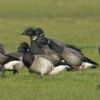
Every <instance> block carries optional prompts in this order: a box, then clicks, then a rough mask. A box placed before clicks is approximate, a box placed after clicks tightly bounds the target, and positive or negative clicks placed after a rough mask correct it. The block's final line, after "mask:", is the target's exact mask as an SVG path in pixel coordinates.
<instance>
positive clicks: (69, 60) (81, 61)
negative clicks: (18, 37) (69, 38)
mask: <svg viewBox="0 0 100 100" xmlns="http://www.w3.org/2000/svg"><path fill="white" fill-rule="evenodd" d="M30 33H31V37H33V38H34V39H36V38H40V37H41V38H42V39H40V40H41V43H44V42H45V43H47V45H48V46H49V48H50V49H52V50H54V51H55V52H56V53H58V54H59V55H61V57H62V58H63V60H64V61H65V62H66V64H67V65H69V66H70V67H71V68H72V70H78V69H81V68H82V67H84V68H87V66H88V67H90V66H92V67H93V68H94V67H95V66H97V65H98V64H97V63H96V62H94V61H92V60H91V59H89V58H87V57H85V56H84V55H83V54H82V53H81V50H80V49H78V48H76V47H75V46H70V45H68V46H67V45H64V44H63V43H60V42H59V43H57V42H55V41H54V40H52V39H49V38H46V37H44V34H43V30H42V29H40V28H36V29H29V30H25V31H24V33H23V34H30ZM60 44H62V45H60ZM80 66H81V67H80Z"/></svg>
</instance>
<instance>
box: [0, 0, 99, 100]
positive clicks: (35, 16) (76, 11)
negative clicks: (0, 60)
mask: <svg viewBox="0 0 100 100" xmlns="http://www.w3.org/2000/svg"><path fill="white" fill-rule="evenodd" d="M30 26H33V27H41V28H43V29H44V31H45V34H46V36H47V37H50V38H55V39H60V40H62V41H64V42H66V43H68V44H73V45H76V46H77V47H79V48H81V49H82V51H83V53H84V54H85V55H86V56H87V57H89V58H91V59H93V60H94V61H96V62H97V63H99V64H100V56H99V53H98V46H99V45H100V0H3V1H2V0H1V1H0V42H1V43H3V44H4V45H5V47H6V50H7V52H12V51H15V50H16V48H17V46H18V44H19V43H20V42H21V41H28V42H29V38H27V37H25V36H21V35H20V33H21V32H23V30H24V29H26V28H27V27H30ZM6 76H7V77H6V78H0V100H80V99H81V100H100V68H99V67H98V68H97V69H88V70H85V71H78V72H66V71H63V72H61V73H59V74H57V75H54V76H47V75H46V76H44V77H42V78H40V77H39V76H38V75H36V74H33V75H30V74H29V73H28V71H27V70H26V69H24V70H23V71H22V72H21V73H19V75H16V76H13V75H12V73H10V72H7V73H6Z"/></svg>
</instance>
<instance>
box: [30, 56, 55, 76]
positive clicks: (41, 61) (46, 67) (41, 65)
mask: <svg viewBox="0 0 100 100" xmlns="http://www.w3.org/2000/svg"><path fill="white" fill-rule="evenodd" d="M53 67H54V66H53V64H52V62H51V61H50V60H48V59H47V58H45V57H44V56H40V55H36V56H35V60H34V62H33V64H32V65H31V67H30V70H31V71H33V72H37V73H40V74H41V75H44V74H47V73H49V72H50V71H51V70H52V69H53Z"/></svg>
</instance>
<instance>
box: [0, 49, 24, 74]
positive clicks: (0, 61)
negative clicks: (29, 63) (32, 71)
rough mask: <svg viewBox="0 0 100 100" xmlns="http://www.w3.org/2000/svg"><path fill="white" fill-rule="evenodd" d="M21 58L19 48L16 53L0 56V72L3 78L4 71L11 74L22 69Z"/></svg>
mask: <svg viewBox="0 0 100 100" xmlns="http://www.w3.org/2000/svg"><path fill="white" fill-rule="evenodd" d="M22 56H23V54H22V52H21V50H20V47H19V48H18V50H17V52H12V53H8V54H6V53H5V54H0V70H1V71H2V75H3V76H4V73H5V71H6V70H9V71H13V74H16V73H18V72H19V71H20V70H21V69H22V68H23V67H24V64H23V62H22Z"/></svg>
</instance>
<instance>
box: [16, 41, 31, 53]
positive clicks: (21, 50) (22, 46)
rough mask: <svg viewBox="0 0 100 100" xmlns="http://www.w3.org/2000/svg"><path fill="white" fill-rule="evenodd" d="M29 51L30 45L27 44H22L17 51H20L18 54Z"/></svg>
mask: <svg viewBox="0 0 100 100" xmlns="http://www.w3.org/2000/svg"><path fill="white" fill-rule="evenodd" d="M28 49H29V44H28V43H26V42H22V43H20V45H19V47H18V49H17V51H18V52H22V53H25V52H26V51H27V50H28Z"/></svg>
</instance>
